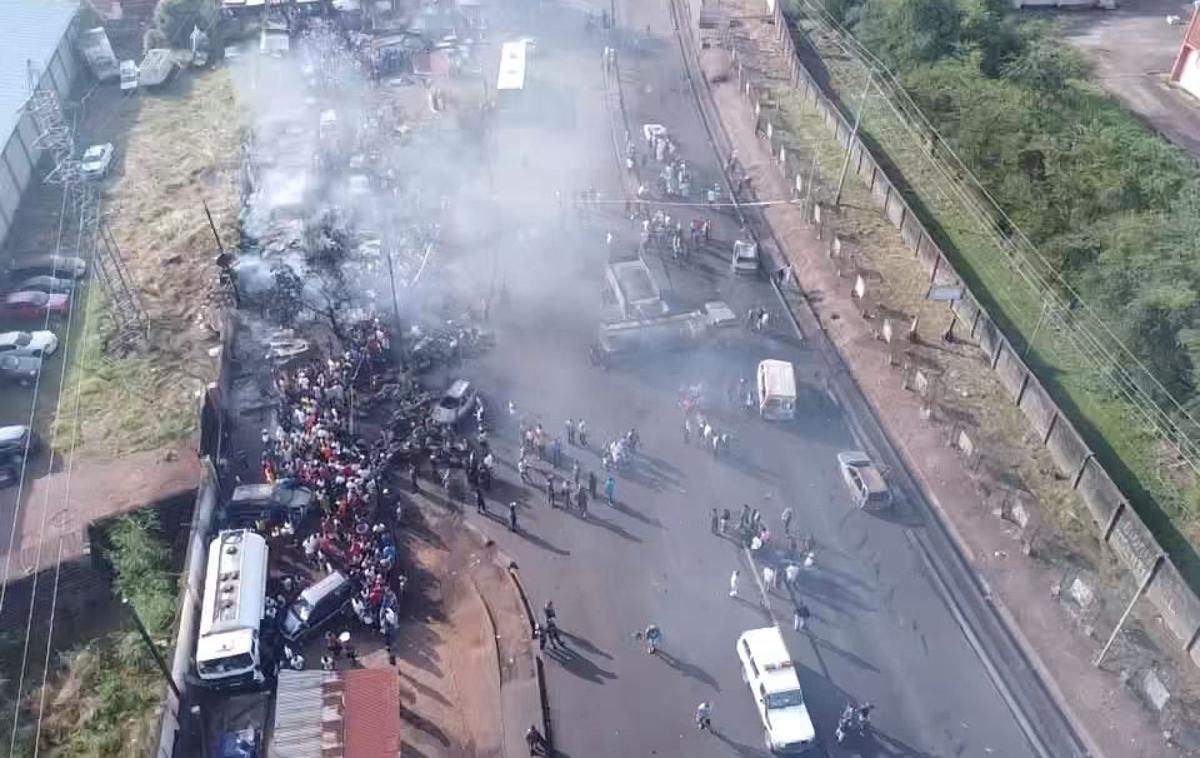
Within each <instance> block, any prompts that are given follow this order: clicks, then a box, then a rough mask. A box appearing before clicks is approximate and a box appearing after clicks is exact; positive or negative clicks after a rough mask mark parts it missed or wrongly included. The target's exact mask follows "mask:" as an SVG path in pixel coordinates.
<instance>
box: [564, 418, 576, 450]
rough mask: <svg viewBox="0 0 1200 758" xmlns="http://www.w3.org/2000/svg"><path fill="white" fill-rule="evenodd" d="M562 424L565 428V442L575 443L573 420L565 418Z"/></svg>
mask: <svg viewBox="0 0 1200 758" xmlns="http://www.w3.org/2000/svg"><path fill="white" fill-rule="evenodd" d="M564 426H565V427H566V428H567V444H568V445H574V444H575V421H574V420H573V419H567V423H566V424H564Z"/></svg>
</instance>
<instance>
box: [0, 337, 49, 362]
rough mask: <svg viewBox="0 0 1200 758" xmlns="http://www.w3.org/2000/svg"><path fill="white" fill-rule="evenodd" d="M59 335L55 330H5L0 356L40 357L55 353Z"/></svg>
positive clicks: (0, 339) (0, 343)
mask: <svg viewBox="0 0 1200 758" xmlns="http://www.w3.org/2000/svg"><path fill="white" fill-rule="evenodd" d="M57 349H58V337H55V336H54V332H4V333H3V334H0V356H5V355H33V356H37V357H39V358H42V357H45V356H50V355H54V351H55V350H57Z"/></svg>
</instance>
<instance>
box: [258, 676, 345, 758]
mask: <svg viewBox="0 0 1200 758" xmlns="http://www.w3.org/2000/svg"><path fill="white" fill-rule="evenodd" d="M336 677H337V674H333V673H328V674H327V673H326V672H324V671H291V670H288V669H284V670H283V671H280V672H279V686H278V688H277V689H276V690H275V728H274V730H273V731H272V734H271V744H270V755H272V756H277V757H278V758H322V752H321V747H322V745H321V741H322V737H321V735H322V732H323V728H322V727H323V721H324V718H323V714H322V708H323V703H324V699H325V698H324V687H325V680H326V679H327V678H328V679H335V678H336Z"/></svg>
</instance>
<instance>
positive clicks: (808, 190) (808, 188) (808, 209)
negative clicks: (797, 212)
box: [804, 147, 817, 221]
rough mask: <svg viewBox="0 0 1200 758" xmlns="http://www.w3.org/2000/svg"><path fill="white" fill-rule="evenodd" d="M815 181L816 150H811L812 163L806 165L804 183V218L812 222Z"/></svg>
mask: <svg viewBox="0 0 1200 758" xmlns="http://www.w3.org/2000/svg"><path fill="white" fill-rule="evenodd" d="M816 180H817V149H816V148H815V147H814V148H813V154H812V162H811V163H809V164H808V181H807V182H805V183H804V218H806V219H808V220H809V221H812V201H813V195H814V194H816V193H815V192H814V191H813V182H815V181H816Z"/></svg>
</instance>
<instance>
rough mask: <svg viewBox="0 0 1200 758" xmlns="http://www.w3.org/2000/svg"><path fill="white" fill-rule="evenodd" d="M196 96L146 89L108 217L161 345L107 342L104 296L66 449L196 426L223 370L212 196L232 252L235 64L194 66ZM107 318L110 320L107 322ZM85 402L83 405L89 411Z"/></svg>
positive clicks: (163, 435)
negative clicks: (204, 397)
mask: <svg viewBox="0 0 1200 758" xmlns="http://www.w3.org/2000/svg"><path fill="white" fill-rule="evenodd" d="M185 76H187V77H189V80H188V81H184V82H180V83H178V84H177V86H179V87H180V88H182V89H184V90H185V92H184V93H181V94H166V95H161V96H159V95H151V94H143V95H140V97H141V98H142V100H141V102H140V108H139V109H138V110H137V111H136V114H135V115H134V117H133V123H132V124H130V125H129V127H128V129H127V130H126V132H125V136H126V138H127V139H126V142H125V144H124V146H123V147H119V148H118V150H119V153H120V157H121V159H122V161H123V167H122V168H123V170H122V171H121V173H120V174H119V175H118V176H117V177H116V178H115V179H114V180H113V181H112V183H111V185H110V186H109V188H108V190H107V191H106V192H105V194H104V200H103V202H104V209H105V219H106V221H107V223H108V225H109V227H110V228H111V229H112V232H113V235H114V237H115V238H116V241H117V244H118V246H119V247H120V249H121V253H122V257H123V258H124V261H125V263H126V265H127V266H128V268H129V270H130V273H131V274H132V277H133V280H134V283H135V286H136V289H137V290H138V292H139V293H140V295H141V299H142V302H143V304H144V306H145V309H146V312H147V314H148V316H149V317H150V320H151V323H152V328H151V333H150V338H149V340H148V341H147V342H146V343H145V344H143V345H141V346H139V347H138V348H136V349H134V350H132V351H129V352H127V353H125V354H118V352H117V351H114V350H109V349H106V346H107V342H108V339H109V337H110V336H111V334H110V330H111V327H110V325H109V324H110V322H109V320H108V319H106V318H104V315H105V313H106V309H107V308H108V307H109V304H108V303H107V302H106V301H105V298H104V297H103V296H102V294H101V293H99V292H98V288H97V289H96V290H94V291H93V294H92V296H91V298H90V302H89V304H88V307H87V313H88V316H89V319H88V324H89V327H88V328H87V330H86V333H87V337H86V338H85V339H84V340H83V341H82V343H81V346H80V349H79V351H77V355H76V357H75V360H74V361H73V362H72V367H71V368H70V369H69V371H70V376H68V378H67V382H66V386H65V388H64V394H63V402H62V411H61V413H60V416H59V418H58V419H57V420H56V424H55V434H54V444H55V446H56V447H59V448H63V447H67V446H70V444H71V443H72V442H76V443H77V444H78V445H79V450H80V451H81V452H82V453H84V454H89V453H102V454H105V455H115V454H122V453H129V452H135V451H141V450H150V449H156V448H158V447H162V446H164V445H166V444H169V443H171V442H176V441H178V440H180V439H186V438H187V437H188V436H189V435H191V434H193V433H194V432H195V428H196V422H197V413H196V412H197V407H198V405H197V396H198V393H199V391H200V390H201V389H202V388H203V387H204V385H205V384H207V383H208V382H210V381H212V380H213V379H214V378H215V376H216V368H217V363H216V360H215V359H214V358H213V357H211V356H210V355H209V354H208V351H209V350H210V348H212V347H213V346H214V345H215V344H217V343H216V335H215V333H214V332H213V330H212V329H210V328H209V326H208V323H211V322H212V321H213V320H212V319H211V317H210V314H209V313H208V310H209V302H210V297H211V295H212V290H213V287H214V284H215V273H216V270H215V267H214V265H213V258H214V257H215V254H216V246H215V243H214V241H213V239H212V234H211V232H210V230H209V227H208V221H207V219H206V218H205V215H204V209H203V205H202V203H203V202H204V201H207V202H208V205H209V208H210V209H211V210H212V213H213V216H214V218H215V219H216V221H217V224H218V228H219V230H220V234H221V239H222V241H223V243H224V244H225V245H226V246H227V247H231V246H235V245H236V244H237V242H238V227H237V214H238V192H237V186H236V177H237V165H238V156H239V151H238V148H239V143H240V140H241V128H240V126H239V124H240V115H239V113H238V110H237V106H236V100H235V93H234V87H233V83H232V80H231V76H230V73H229V71H228V70H226V69H216V70H213V71H207V72H204V73H200V74H192V73H188V74H185ZM97 317H99V318H97ZM77 406H78V407H77Z"/></svg>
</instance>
